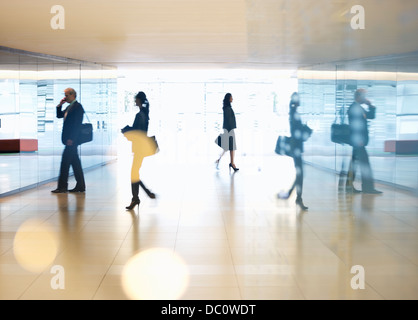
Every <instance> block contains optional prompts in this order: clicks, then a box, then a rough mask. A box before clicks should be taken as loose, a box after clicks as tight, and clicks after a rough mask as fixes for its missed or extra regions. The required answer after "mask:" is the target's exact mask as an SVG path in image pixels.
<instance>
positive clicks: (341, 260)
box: [0, 157, 418, 300]
mask: <svg viewBox="0 0 418 320" xmlns="http://www.w3.org/2000/svg"><path fill="white" fill-rule="evenodd" d="M280 161H281V162H280ZM289 163H290V164H291V162H288V161H286V160H283V159H281V160H278V157H271V158H269V157H267V158H265V159H263V161H262V162H261V163H258V164H257V165H255V162H254V161H253V160H251V159H248V158H241V159H237V165H239V167H240V169H241V170H240V171H239V172H237V173H235V174H230V173H229V172H228V168H227V165H228V160H227V159H223V160H222V162H221V166H220V170H219V171H217V170H216V169H215V167H214V164H213V161H212V159H211V160H210V161H209V160H207V159H206V160H205V159H203V160H202V161H201V162H200V163H198V164H191V163H189V164H182V165H180V164H173V165H171V166H168V165H159V164H158V162H152V161H149V162H148V163H145V164H144V168H143V173H142V174H141V178H142V179H143V180H144V182H145V183H146V184H147V186H148V187H149V188H150V189H152V191H155V192H156V193H157V195H158V198H157V199H156V200H152V199H149V198H147V197H146V195H145V193H141V194H140V195H141V204H140V206H139V208H136V210H135V211H131V212H130V211H126V210H125V206H126V205H128V204H129V202H130V198H131V195H130V184H129V177H130V174H129V170H130V167H129V165H126V163H121V162H120V161H119V162H116V163H113V164H109V165H107V166H104V167H101V168H99V169H96V170H93V171H90V172H88V173H86V183H87V192H86V194H59V195H52V194H51V193H50V190H52V189H54V187H55V183H50V184H47V185H43V186H41V187H38V188H36V189H32V190H29V191H25V192H22V193H19V194H16V195H13V196H10V197H5V198H1V199H0V219H1V220H0V298H1V299H130V298H135V297H139V298H141V297H142V298H157V297H161V298H164V297H166V295H164V294H167V293H170V294H172V295H171V296H170V297H175V298H178V299H192V300H201V299H205V300H211V299H232V300H241V299H255V300H258V299H273V300H279V299H417V298H418V214H417V212H418V210H417V209H418V201H417V197H415V196H413V195H410V194H408V193H404V192H396V191H394V190H391V189H389V188H387V187H383V186H378V187H379V189H381V190H382V191H384V194H383V195H381V196H372V195H353V196H351V195H346V194H344V193H339V192H338V188H337V185H338V178H337V177H336V176H335V175H332V174H330V173H326V172H322V171H319V170H317V169H314V168H312V167H309V166H306V167H305V168H306V174H305V192H304V194H305V195H304V201H305V204H306V205H308V206H309V209H310V210H309V211H308V212H305V213H304V212H300V211H299V210H298V209H297V208H296V207H295V204H294V200H295V199H294V196H293V197H292V198H290V199H289V200H287V201H284V200H278V199H277V198H276V194H277V192H279V191H280V189H281V188H286V187H287V185H288V184H289V183H291V179H292V175H291V172H292V167H291V165H289ZM71 186H72V184H71V183H70V187H71ZM29 222H32V223H33V224H32V227H31V232H26V233H23V235H22V236H21V237H20V239H21V240H20V241H17V240H16V239H17V235H18V234H19V235H20V233H19V232H21V231H22V225H24V224H25V225H27V223H29ZM45 230H47V231H48V232H49V233H50V234H52V236H51V237H47V236H45V234H47V233H46V231H45ZM22 239H23V240H22ZM51 239H55V240H54V241H56V245H57V246H56V250H55V251H53V250H49V251H48V252H44V251H46V249H47V248H51V247H53V246H52V245H51V242H50V241H51ZM19 246H20V247H21V246H26V248H25V249H26V251H25V250H21V249H19ZM40 248H42V250H40ZM157 248H158V249H166V252H167V250H168V252H170V253H171V254H173V253H174V255H172V257H173V258H176V259H177V260H176V261H177V262H178V261H181V263H179V267H178V268H177V267H176V268H169V269H170V271H171V272H173V274H172V275H171V276H170V277H166V275H167V272H166V269H167V266H172V265H171V264H170V263H171V262H170V259H169V258H166V257H162V256H160V257H159V258H160V260H158V259H151V258H148V259H146V261H150V263H151V260H152V261H154V260H155V261H157V262H156V264H155V265H152V266H151V268H148V269H147V268H145V269H141V268H142V267H141V266H136V267H134V268H133V270H134V273H135V272H136V270H137V271H138V272H137V274H136V276H138V277H139V276H143V275H144V274H148V273H149V277H147V279H146V280H144V279H142V280H141V279H136V278H132V279H130V278H129V277H128V280H127V283H128V284H131V285H133V287H134V288H133V290H137V291H138V290H139V291H141V289H142V288H147V287H146V286H147V285H150V286H152V287H153V296H152V297H150V296H146V293H147V292H149V290H146V292H145V293H144V292H139V293H138V292H137V294H138V295H137V296H135V295H132V294H131V292H130V291H129V289H127V288H126V285H124V284H123V281H122V278H123V277H124V276H125V275H126V274H128V272H126V265H127V263H128V262H129V261H131V258H133V257H134V256H135V255H136V254H138V253H144V252H147V253H150V252H152V251H147V250H150V249H157ZM22 252H23V255H25V254H26V256H24V257H23V258H22V257H21V255H22ZM25 252H26V253H25ZM18 253H19V254H20V255H19V254H18ZM51 253H52V254H53V256H52V260H51V259H50V260H48V259H47V258H48V257H49V258H50V257H51ZM28 256H32V258H33V259H35V260H36V261H30V259H29V258H28ZM169 256H170V255H169ZM25 258H26V260H25ZM28 259H29V261H28ZM42 259H45V260H43V261H42ZM177 262H176V263H177ZM35 263H37V265H36V266H37V267H38V268H39V269H38V270H37V271H36V270H34V269H33V268H32V269H31V268H29V267H30V266H32V267H33V266H34V264H35ZM31 264H32V265H31ZM356 265H359V266H361V267H363V268H364V272H365V273H364V282H365V284H364V285H365V289H358V290H354V289H353V288H352V286H351V284H352V282H353V281H354V283H355V284H359V283H360V282H361V281H360V280H359V279H357V278H356V276H358V275H359V274H358V273H351V268H352V267H353V266H356ZM53 266H58V267H56V268H58V269H52V268H53ZM148 267H149V266H148ZM60 268H61V269H60ZM147 270H148V271H147ZM150 270H151V271H150ZM180 275H181V276H180ZM353 277H354V279H353ZM161 279H162V280H163V281H164V282H161ZM167 279H173V280H174V279H176V280H178V279H181V281H177V282H176V281H169V280H167ZM141 281H142V282H141ZM147 281H148V282H147ZM136 284H137V285H136ZM60 286H61V287H60ZM170 289H173V290H171V291H170ZM158 290H160V291H158ZM141 294H142V295H141Z"/></svg>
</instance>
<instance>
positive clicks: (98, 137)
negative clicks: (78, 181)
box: [0, 49, 117, 195]
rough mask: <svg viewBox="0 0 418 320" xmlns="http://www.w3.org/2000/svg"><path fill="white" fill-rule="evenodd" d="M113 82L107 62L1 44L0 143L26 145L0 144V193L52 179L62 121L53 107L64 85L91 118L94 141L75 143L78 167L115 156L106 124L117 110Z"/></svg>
mask: <svg viewBox="0 0 418 320" xmlns="http://www.w3.org/2000/svg"><path fill="white" fill-rule="evenodd" d="M105 70H106V71H105ZM116 85H117V74H116V70H115V69H114V68H111V67H107V66H101V65H97V64H91V63H87V62H82V61H73V60H69V59H65V58H60V57H52V56H44V55H39V54H35V53H28V52H23V51H20V50H14V49H10V50H0V146H2V147H4V146H5V145H6V143H9V142H10V140H18V141H20V143H21V144H22V141H25V143H28V146H29V147H24V148H22V147H20V148H18V149H16V148H15V149H16V150H15V149H13V150H7V148H6V149H4V148H3V149H1V150H2V151H0V167H1V172H0V195H7V194H9V193H13V192H16V191H20V190H24V189H26V188H30V187H33V186H37V185H39V184H41V183H45V182H49V181H52V180H55V179H57V176H58V173H59V167H60V162H61V154H62V151H63V148H64V146H63V144H62V143H61V132H62V122H63V121H62V119H57V117H56V108H55V107H56V105H57V104H58V103H59V101H60V100H61V99H62V97H63V94H64V89H66V88H68V87H72V88H74V89H75V90H76V92H77V101H79V102H80V103H81V104H82V105H83V107H84V109H85V111H86V115H85V117H84V122H87V121H88V119H89V120H90V121H91V122H92V123H93V121H94V128H95V130H94V141H93V142H89V143H86V144H84V145H82V146H80V147H79V148H80V150H79V151H80V154H81V162H82V166H83V168H84V169H85V170H88V169H90V168H94V167H95V166H97V165H102V164H105V163H107V162H108V161H112V160H114V159H116V152H115V151H116V146H115V145H114V144H115V140H114V138H113V137H114V136H115V132H114V130H115V129H116V128H115V126H113V125H111V124H112V123H114V122H115V121H116V120H115V119H114V118H116V116H117V112H115V110H117V106H116V103H117V93H116V91H117V87H116ZM64 108H65V106H64ZM109 124H110V125H109ZM27 141H28V142H27ZM13 143H14V142H13ZM70 173H72V172H70Z"/></svg>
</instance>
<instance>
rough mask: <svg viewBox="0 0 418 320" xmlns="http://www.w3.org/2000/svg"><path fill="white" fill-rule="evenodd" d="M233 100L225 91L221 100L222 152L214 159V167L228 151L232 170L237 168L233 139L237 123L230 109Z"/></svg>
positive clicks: (235, 148)
mask: <svg viewBox="0 0 418 320" xmlns="http://www.w3.org/2000/svg"><path fill="white" fill-rule="evenodd" d="M232 101H233V98H232V94H230V93H227V94H226V95H225V98H224V100H223V126H222V128H223V129H224V134H223V136H222V139H221V140H222V141H221V148H222V149H223V152H222V153H221V155H220V156H219V159H218V160H216V162H215V163H216V167H218V166H219V162H220V161H221V158H222V156H223V155H224V154H225V152H227V151H229V154H230V158H231V161H230V163H229V168H230V169H232V170H234V172H236V171H238V170H239V169H238V168H237V167H236V165H235V162H234V160H235V150H237V145H236V140H235V131H234V130H235V129H236V128H237V123H236V119H235V113H234V110H233V109H232V106H231V103H232Z"/></svg>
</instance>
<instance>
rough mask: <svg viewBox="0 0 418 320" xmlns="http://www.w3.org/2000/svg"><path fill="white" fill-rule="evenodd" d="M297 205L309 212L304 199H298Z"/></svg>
mask: <svg viewBox="0 0 418 320" xmlns="http://www.w3.org/2000/svg"><path fill="white" fill-rule="evenodd" d="M296 204H297V205H298V206H299V207H300V208H301V209H302V210H303V211H307V210H308V209H309V208H308V207H307V206H305V205H304V204H303V201H302V198H297V199H296Z"/></svg>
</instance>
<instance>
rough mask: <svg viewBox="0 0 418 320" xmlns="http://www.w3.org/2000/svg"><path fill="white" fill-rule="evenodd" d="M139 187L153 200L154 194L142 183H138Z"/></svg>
mask: <svg viewBox="0 0 418 320" xmlns="http://www.w3.org/2000/svg"><path fill="white" fill-rule="evenodd" d="M139 185H140V186H141V188H142V189H144V191H145V193H146V194H147V196H148V197H150V198H151V199H155V198H156V195H155V193H153V192H151V191H150V190H149V189H148V188H147V187H146V186H145V185H144V183H143V182H142V181H140V182H139Z"/></svg>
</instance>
